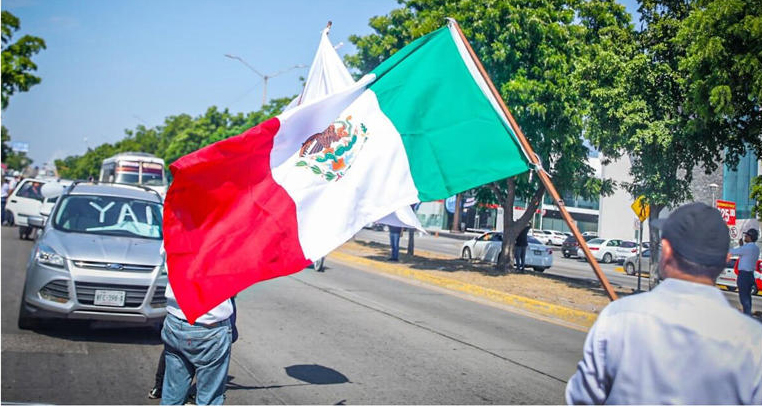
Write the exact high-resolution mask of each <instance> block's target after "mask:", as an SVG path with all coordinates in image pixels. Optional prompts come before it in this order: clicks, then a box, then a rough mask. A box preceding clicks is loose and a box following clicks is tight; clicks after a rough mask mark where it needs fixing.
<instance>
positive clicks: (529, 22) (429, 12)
mask: <svg viewBox="0 0 762 420" xmlns="http://www.w3.org/2000/svg"><path fill="white" fill-rule="evenodd" d="M400 3H401V5H402V7H401V8H399V9H396V10H393V11H391V12H390V13H389V14H388V15H386V16H377V17H374V18H372V19H371V20H370V26H371V28H373V29H374V30H375V32H376V33H373V34H370V35H366V36H352V37H350V41H352V42H353V43H354V44H355V45H356V46H357V53H356V54H355V55H353V56H349V57H347V58H346V60H347V62H348V63H349V64H350V65H352V66H354V67H355V68H357V69H358V70H360V71H361V72H363V73H365V72H368V71H370V70H372V69H373V68H374V67H375V66H377V65H378V64H379V63H380V62H381V61H383V60H384V59H386V58H388V57H389V56H391V55H392V54H393V53H394V52H396V51H397V50H399V49H400V48H401V47H402V46H404V45H406V44H407V43H408V42H410V41H411V40H413V39H415V38H417V37H419V36H421V35H423V34H425V33H428V32H430V31H432V30H434V29H436V28H439V27H441V26H442V25H443V24H444V23H445V18H446V17H453V18H455V19H456V20H457V21H458V22H459V24H460V26H461V28H462V29H463V32H464V34H465V35H466V37H467V38H468V39H469V41H470V42H471V45H472V47H473V49H474V51H475V52H476V54H477V55H478V56H479V57H480V59H481V61H482V63H483V64H484V66H485V68H486V70H487V72H488V73H489V75H490V77H491V79H492V80H493V82H494V83H495V86H496V87H497V89H498V90H499V91H500V94H501V96H502V97H503V99H504V101H505V102H506V104H507V105H508V107H509V108H510V110H511V112H512V114H513V116H514V118H515V119H516V121H517V123H518V124H519V126H520V127H521V129H522V131H523V133H524V134H525V136H526V137H527V139H528V140H529V142H530V143H531V145H532V147H533V149H534V151H535V152H536V153H537V154H538V156H539V157H540V159H541V161H542V163H543V165H544V168H545V170H547V171H548V173H549V174H550V175H551V176H552V178H553V182H554V185H555V186H556V188H557V189H558V190H559V192H560V193H561V194H564V195H582V196H585V197H593V196H597V195H598V194H600V193H607V192H610V191H611V190H612V184H611V182H609V181H606V182H602V181H601V180H599V179H597V178H595V176H594V171H593V169H592V168H591V167H590V166H589V165H588V164H587V156H588V153H589V150H588V148H587V147H586V146H585V144H584V140H583V133H584V127H585V118H586V115H585V112H586V111H587V109H588V108H589V106H588V103H587V100H586V98H585V97H584V95H582V91H581V90H580V80H581V73H580V71H581V69H582V68H583V65H584V63H586V61H587V60H589V56H590V55H591V54H592V53H593V46H595V45H598V44H599V43H600V42H603V40H604V39H606V38H607V37H609V34H608V33H609V32H611V31H612V29H611V27H613V28H614V29H617V30H627V29H628V28H629V25H630V24H629V22H630V18H629V16H628V15H627V14H626V13H625V10H624V7H623V6H621V5H618V4H616V3H615V2H614V1H604V0H596V1H587V2H585V1H578V0H567V1H557V0H553V1H552V0H516V1H498V0H488V1H483V2H474V1H457V0H408V1H401V2H400ZM544 192H545V189H544V186H543V185H542V184H541V183H540V182H539V180H538V177H536V176H535V177H531V179H530V177H529V176H527V175H522V176H518V177H514V178H510V179H507V180H502V181H499V182H494V183H492V184H490V185H487V186H484V187H482V188H479V189H478V191H477V197H478V199H479V201H480V202H482V203H496V204H500V205H501V206H502V207H503V209H504V235H503V237H504V238H505V239H504V240H503V249H502V251H501V257H500V259H499V262H498V269H500V270H506V269H508V268H509V267H510V266H511V264H510V261H512V258H511V257H510V256H511V255H512V249H513V244H514V242H515V238H516V236H517V235H518V233H519V232H520V230H521V228H522V227H523V226H525V225H526V224H527V223H528V222H529V220H530V218H531V217H532V215H533V214H534V212H535V210H536V209H537V208H538V207H539V205H540V200H541V199H542V197H543V194H544ZM517 196H518V197H522V198H523V199H524V200H525V201H526V211H525V213H524V215H523V216H522V217H521V218H519V219H518V221H517V222H516V223H514V221H513V218H514V214H513V208H514V203H515V201H516V198H517Z"/></svg>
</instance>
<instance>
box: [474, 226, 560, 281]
mask: <svg viewBox="0 0 762 420" xmlns="http://www.w3.org/2000/svg"><path fill="white" fill-rule="evenodd" d="M527 242H528V246H527V253H526V258H525V260H524V264H525V265H526V266H527V267H530V268H532V269H533V270H534V271H537V272H540V273H541V272H543V271H545V270H546V269H548V268H550V267H551V266H552V265H553V250H552V249H550V248H548V247H547V246H545V245H543V244H542V243H540V241H538V240H537V239H536V238H533V237H531V236H528V237H527ZM502 244H503V234H502V232H487V233H485V234H482V235H480V236H477V237H476V238H473V239H469V240H468V241H465V242H464V243H463V245H462V246H461V251H460V255H461V257H462V258H463V259H465V260H471V259H478V260H481V261H488V262H491V263H497V261H498V258H500V250H501V248H502Z"/></svg>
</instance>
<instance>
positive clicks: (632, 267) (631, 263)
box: [624, 249, 651, 276]
mask: <svg viewBox="0 0 762 420" xmlns="http://www.w3.org/2000/svg"><path fill="white" fill-rule="evenodd" d="M640 257H641V258H640V272H641V273H646V274H648V273H650V272H651V250H649V249H644V250H643V252H642V253H641V254H640ZM624 272H625V273H627V274H629V275H631V276H637V275H638V254H637V253H636V254H635V255H631V256H629V257H627V258H626V259H625V260H624Z"/></svg>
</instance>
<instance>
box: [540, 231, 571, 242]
mask: <svg viewBox="0 0 762 420" xmlns="http://www.w3.org/2000/svg"><path fill="white" fill-rule="evenodd" d="M543 232H544V233H545V234H546V235H548V237H549V239H550V244H548V245H556V246H561V245H562V244H563V243H564V241H565V240H566V238H568V236H566V235H564V233H563V232H560V231H557V230H543Z"/></svg>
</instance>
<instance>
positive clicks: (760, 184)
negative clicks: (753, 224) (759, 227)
mask: <svg viewBox="0 0 762 420" xmlns="http://www.w3.org/2000/svg"><path fill="white" fill-rule="evenodd" d="M749 198H751V199H753V200H754V201H755V203H754V207H752V209H751V215H752V217H755V216H754V215H756V218H757V219H758V220H759V221H760V222H762V175H760V176H758V177H756V178H754V182H752V185H751V194H749Z"/></svg>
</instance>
